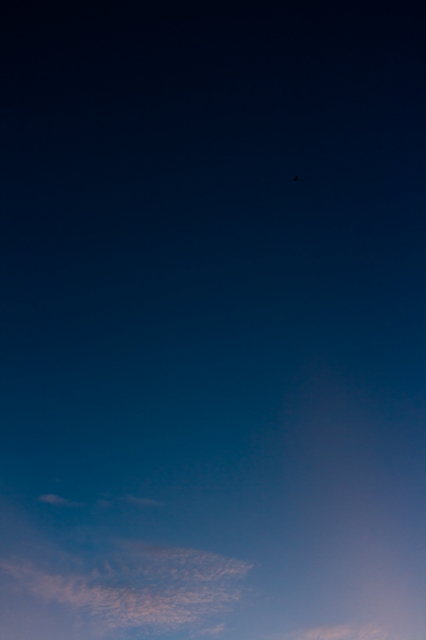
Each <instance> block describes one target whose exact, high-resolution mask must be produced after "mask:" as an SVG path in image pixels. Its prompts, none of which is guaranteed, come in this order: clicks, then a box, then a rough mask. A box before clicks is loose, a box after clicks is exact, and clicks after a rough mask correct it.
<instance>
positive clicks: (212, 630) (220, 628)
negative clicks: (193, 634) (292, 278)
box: [197, 623, 225, 636]
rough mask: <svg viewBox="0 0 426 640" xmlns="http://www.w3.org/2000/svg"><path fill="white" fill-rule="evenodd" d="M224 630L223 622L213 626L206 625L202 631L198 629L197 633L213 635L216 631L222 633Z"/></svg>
mask: <svg viewBox="0 0 426 640" xmlns="http://www.w3.org/2000/svg"><path fill="white" fill-rule="evenodd" d="M222 631H225V625H224V624H223V623H221V624H217V625H216V626H215V627H207V628H206V629H203V630H202V631H198V633H197V635H199V636H215V635H217V634H218V633H222Z"/></svg>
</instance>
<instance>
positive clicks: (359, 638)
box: [285, 625, 389, 640]
mask: <svg viewBox="0 0 426 640" xmlns="http://www.w3.org/2000/svg"><path fill="white" fill-rule="evenodd" d="M388 635H389V634H388V633H387V632H386V631H385V630H384V629H381V628H380V627H377V626H374V625H366V626H363V627H354V626H351V625H339V626H333V627H315V628H313V629H305V630H300V631H296V632H294V633H291V634H288V635H286V636H285V638H286V640H386V639H387V638H388Z"/></svg>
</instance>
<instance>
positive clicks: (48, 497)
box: [38, 493, 82, 507]
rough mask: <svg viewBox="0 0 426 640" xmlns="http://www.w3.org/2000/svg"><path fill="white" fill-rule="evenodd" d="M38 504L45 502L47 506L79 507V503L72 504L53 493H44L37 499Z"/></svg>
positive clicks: (70, 501) (80, 504)
mask: <svg viewBox="0 0 426 640" xmlns="http://www.w3.org/2000/svg"><path fill="white" fill-rule="evenodd" d="M38 500H39V502H46V503H47V504H53V505H57V506H58V507H81V506H82V503H81V502H73V501H72V500H67V498H62V497H61V496H57V495H56V494H54V493H45V494H43V495H41V496H39V497H38Z"/></svg>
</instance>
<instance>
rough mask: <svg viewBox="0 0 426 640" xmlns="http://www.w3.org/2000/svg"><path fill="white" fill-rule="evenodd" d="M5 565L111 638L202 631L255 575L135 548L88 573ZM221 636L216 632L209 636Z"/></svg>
mask: <svg viewBox="0 0 426 640" xmlns="http://www.w3.org/2000/svg"><path fill="white" fill-rule="evenodd" d="M1 566H2V568H3V570H5V571H6V572H7V573H8V574H9V575H10V576H11V577H12V578H13V579H14V580H15V581H16V582H17V583H18V584H19V585H20V586H21V587H24V588H25V589H27V590H28V591H29V592H30V593H32V594H34V595H36V596H39V597H42V598H44V599H46V600H51V601H56V602H58V603H63V604H66V605H68V606H69V607H71V608H73V609H76V610H82V611H86V612H88V613H89V614H90V616H91V617H92V618H93V619H94V620H95V621H96V626H97V629H98V631H100V632H105V633H106V632H111V631H114V630H120V629H121V630H125V629H131V628H141V629H144V630H146V631H152V632H156V631H157V632H159V631H171V630H175V629H179V628H182V627H188V628H190V627H191V626H192V627H199V625H200V624H203V622H204V621H207V620H208V619H209V618H211V617H212V616H216V615H217V614H219V613H223V612H225V611H227V610H230V609H231V608H232V605H233V604H234V603H235V602H236V601H237V600H239V598H240V597H241V587H240V584H239V583H240V581H241V579H242V578H244V576H245V575H246V574H247V572H248V571H249V570H250V568H251V565H249V564H248V563H245V562H241V561H238V560H234V559H230V558H224V557H222V556H219V555H215V554H211V553H206V552H203V551H197V550H193V549H181V548H163V547H150V546H147V545H143V544H141V543H135V542H132V543H126V544H122V545H120V547H118V548H116V549H115V550H114V551H112V552H111V553H110V554H109V555H108V557H103V558H99V559H98V561H97V562H96V563H95V564H93V563H92V564H91V565H90V566H89V565H88V564H87V563H86V564H85V563H84V561H83V560H82V559H81V558H80V559H79V560H78V562H77V566H78V570H75V571H73V570H72V569H71V570H68V571H66V572H65V571H63V572H61V573H58V572H57V571H56V572H54V571H46V570H45V569H41V568H40V567H37V566H35V565H34V564H32V563H29V562H26V561H22V562H15V563H3V564H2V565H1ZM82 567H83V569H82ZM221 630H222V627H221V625H218V626H216V627H213V628H211V629H210V630H208V629H207V630H205V633H206V634H210V635H214V634H216V633H219V632H220V631H221ZM374 640H376V639H374Z"/></svg>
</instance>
